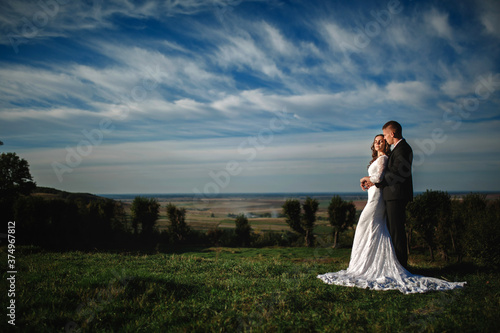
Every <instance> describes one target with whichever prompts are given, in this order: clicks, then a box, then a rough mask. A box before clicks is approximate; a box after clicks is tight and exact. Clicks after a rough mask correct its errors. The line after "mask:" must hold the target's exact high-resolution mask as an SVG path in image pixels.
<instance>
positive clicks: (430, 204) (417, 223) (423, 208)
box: [406, 190, 452, 260]
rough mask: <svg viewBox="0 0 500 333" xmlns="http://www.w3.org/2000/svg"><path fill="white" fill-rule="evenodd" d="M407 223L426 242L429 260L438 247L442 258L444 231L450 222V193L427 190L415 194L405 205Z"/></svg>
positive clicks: (444, 246) (444, 249) (445, 253)
mask: <svg viewBox="0 0 500 333" xmlns="http://www.w3.org/2000/svg"><path fill="white" fill-rule="evenodd" d="M406 211H407V216H408V224H409V225H410V227H411V228H413V230H415V231H416V232H417V233H418V234H419V235H420V237H422V239H423V240H424V242H425V243H426V244H427V247H428V249H429V252H430V255H431V260H434V249H436V248H439V250H440V251H441V253H442V255H443V257H444V259H446V258H447V252H446V248H447V247H446V245H445V239H446V233H447V232H448V231H449V230H450V225H451V222H452V215H451V201H450V195H449V194H448V193H447V192H442V191H431V190H427V191H426V192H425V193H422V194H420V195H418V196H416V197H415V198H414V199H413V201H412V202H410V203H409V204H408V206H407V207H406Z"/></svg>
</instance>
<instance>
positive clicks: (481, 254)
mask: <svg viewBox="0 0 500 333" xmlns="http://www.w3.org/2000/svg"><path fill="white" fill-rule="evenodd" d="M459 211H460V215H461V219H462V222H463V225H464V228H463V230H464V232H463V235H462V240H463V246H464V250H465V252H466V254H467V255H468V256H470V257H471V258H472V259H473V260H474V261H475V262H476V263H478V264H480V265H484V266H489V267H492V268H495V269H498V268H499V267H500V246H499V244H500V223H499V221H500V199H496V200H487V199H486V195H484V194H479V193H470V194H467V195H466V196H464V197H463V198H462V201H461V202H460V210H459Z"/></svg>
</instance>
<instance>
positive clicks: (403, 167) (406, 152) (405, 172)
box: [375, 139, 413, 202]
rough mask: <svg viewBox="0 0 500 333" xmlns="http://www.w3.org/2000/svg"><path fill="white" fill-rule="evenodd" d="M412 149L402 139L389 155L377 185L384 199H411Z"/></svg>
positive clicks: (407, 200)
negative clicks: (381, 177) (382, 175)
mask: <svg viewBox="0 0 500 333" xmlns="http://www.w3.org/2000/svg"><path fill="white" fill-rule="evenodd" d="M412 161H413V150H412V149H411V147H410V145H409V144H408V143H407V142H406V140H404V139H402V141H400V142H399V143H398V144H397V145H396V147H395V148H394V150H393V151H392V152H391V155H390V156H389V160H388V161H387V168H386V170H385V174H384V178H383V179H382V181H381V182H380V183H378V184H375V185H376V186H377V187H379V188H381V189H382V195H383V197H384V200H386V201H389V200H402V201H404V202H409V201H412V200H413V179H412V175H411V164H412Z"/></svg>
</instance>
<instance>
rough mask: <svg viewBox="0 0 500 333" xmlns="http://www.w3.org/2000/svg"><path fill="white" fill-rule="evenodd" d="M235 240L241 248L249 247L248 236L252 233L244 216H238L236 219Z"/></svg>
mask: <svg viewBox="0 0 500 333" xmlns="http://www.w3.org/2000/svg"><path fill="white" fill-rule="evenodd" d="M235 224H236V229H235V233H236V238H237V240H238V244H241V245H242V246H247V245H250V235H251V233H252V227H251V226H250V224H249V223H248V219H247V217H246V216H245V215H243V214H240V215H238V216H237V217H236V220H235Z"/></svg>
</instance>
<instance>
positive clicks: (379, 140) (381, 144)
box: [373, 135, 386, 151]
mask: <svg viewBox="0 0 500 333" xmlns="http://www.w3.org/2000/svg"><path fill="white" fill-rule="evenodd" d="M385 145H386V143H385V139H384V137H383V136H381V135H380V136H377V137H375V140H373V147H374V148H375V150H376V151H384V149H385Z"/></svg>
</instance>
